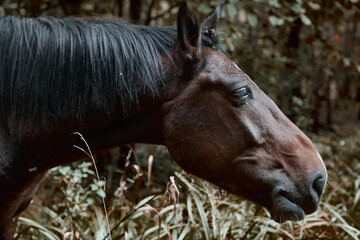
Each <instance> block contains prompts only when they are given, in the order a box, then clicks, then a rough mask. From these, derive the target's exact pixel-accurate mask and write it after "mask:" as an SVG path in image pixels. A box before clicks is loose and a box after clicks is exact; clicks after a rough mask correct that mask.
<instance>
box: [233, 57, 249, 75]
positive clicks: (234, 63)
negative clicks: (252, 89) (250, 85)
mask: <svg viewBox="0 0 360 240" xmlns="http://www.w3.org/2000/svg"><path fill="white" fill-rule="evenodd" d="M232 63H233V64H234V66H235V67H236V68H237V69H238V70H239V71H240V72H242V73H243V74H244V75H245V76H246V77H247V78H249V79H250V80H251V78H250V77H249V76H248V75H247V74H246V73H244V71H243V70H241V68H239V66H238V65H236V63H235V62H234V61H233V62H232Z"/></svg>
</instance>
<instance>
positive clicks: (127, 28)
mask: <svg viewBox="0 0 360 240" xmlns="http://www.w3.org/2000/svg"><path fill="white" fill-rule="evenodd" d="M176 34H177V33H176V29H175V28H174V27H145V26H138V25H133V24H130V23H127V22H124V21H121V20H109V19H107V20H100V19H80V18H65V19H54V18H39V19H26V18H17V17H0V36H1V37H0V112H1V115H2V116H0V117H1V118H4V116H7V117H12V118H13V119H14V118H15V119H19V120H22V121H30V122H32V123H35V124H36V123H38V124H42V123H44V122H46V121H48V120H49V118H52V119H54V120H55V119H57V118H63V117H70V116H71V117H78V118H79V117H81V116H82V114H84V111H85V110H86V109H87V107H88V106H89V104H90V105H93V106H94V105H95V106H94V107H97V108H103V109H104V110H106V111H111V110H112V108H113V107H114V106H115V105H116V106H119V103H121V105H122V107H123V109H122V111H124V112H125V111H126V110H127V108H128V107H129V104H130V103H134V102H137V101H138V99H139V97H141V95H144V94H146V95H150V96H151V95H152V96H156V95H157V94H158V93H159V89H160V87H161V84H162V78H163V74H162V71H161V56H160V55H161V54H162V53H168V51H169V49H171V48H173V47H175V45H176Z"/></svg>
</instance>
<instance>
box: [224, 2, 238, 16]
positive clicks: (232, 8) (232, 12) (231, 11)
mask: <svg viewBox="0 0 360 240" xmlns="http://www.w3.org/2000/svg"><path fill="white" fill-rule="evenodd" d="M226 9H227V12H228V13H229V16H230V17H234V16H235V15H236V14H237V13H238V12H237V10H236V8H235V5H233V4H227V5H226Z"/></svg>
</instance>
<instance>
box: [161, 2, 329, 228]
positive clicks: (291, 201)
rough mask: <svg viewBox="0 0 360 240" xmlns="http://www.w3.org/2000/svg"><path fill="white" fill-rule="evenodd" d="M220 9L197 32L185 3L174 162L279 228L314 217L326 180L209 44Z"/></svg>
mask: <svg viewBox="0 0 360 240" xmlns="http://www.w3.org/2000/svg"><path fill="white" fill-rule="evenodd" d="M221 8H222V5H220V6H219V7H218V9H217V10H216V11H215V12H214V13H213V14H212V15H211V16H210V17H209V18H208V19H207V20H206V21H205V22H204V23H202V24H200V23H199V22H198V20H197V19H196V17H195V16H194V14H193V13H192V12H191V11H190V10H189V9H188V7H187V5H186V3H183V4H182V5H181V7H180V9H179V13H178V23H177V29H178V47H177V50H176V51H174V53H173V55H172V57H173V59H174V60H173V61H174V62H175V64H171V63H169V66H168V68H172V70H173V72H175V76H174V79H175V80H174V81H171V82H170V83H169V86H168V88H169V93H170V94H169V96H168V100H167V101H166V103H165V104H163V106H162V114H163V134H164V139H165V144H166V145H167V147H168V149H169V151H170V154H171V155H172V157H173V158H174V159H175V161H176V162H177V163H178V164H179V165H180V166H181V167H183V168H184V169H185V170H187V171H188V172H190V173H193V174H195V175H197V176H200V177H202V178H204V179H206V180H209V181H210V182H213V183H214V184H216V185H218V186H220V187H221V188H224V189H225V190H227V191H229V192H230V193H233V194H236V195H240V196H242V197H245V198H247V199H250V200H252V201H254V202H257V203H259V204H261V205H263V206H265V207H266V208H268V209H269V211H270V212H271V214H272V217H273V219H274V220H276V221H277V222H284V221H286V220H293V221H298V220H301V219H302V218H303V217H304V215H305V214H311V213H313V212H314V211H315V210H316V209H317V207H318V205H319V201H320V197H321V195H322V193H323V190H324V187H325V183H326V179H327V172H326V168H325V165H324V163H323V160H322V159H321V157H320V155H319V153H318V151H317V150H316V148H315V146H314V145H313V143H312V142H311V140H310V139H309V138H308V137H307V136H306V135H305V134H304V133H303V132H302V131H301V130H300V129H299V128H298V127H296V126H295V125H294V124H293V123H292V122H291V121H290V120H289V119H288V118H287V117H286V116H285V115H284V114H283V113H282V112H281V110H280V109H279V108H278V107H277V106H276V104H275V103H274V102H273V101H272V100H271V99H270V98H269V97H268V96H267V95H265V94H264V92H263V91H262V90H261V89H260V88H259V87H258V86H257V85H256V84H255V83H254V82H253V81H252V80H251V79H250V77H249V76H248V75H246V74H245V73H244V72H243V71H242V70H241V69H240V68H239V67H238V66H237V65H236V64H235V63H234V62H233V61H232V60H230V59H229V58H228V57H226V56H225V55H224V54H222V53H221V52H219V51H217V50H216V49H213V48H212V47H211V46H207V45H206V44H205V45H204V43H203V42H204V41H203V40H204V38H207V40H209V41H211V40H213V37H215V35H214V34H215V33H216V26H217V23H218V21H219V18H220V13H221Z"/></svg>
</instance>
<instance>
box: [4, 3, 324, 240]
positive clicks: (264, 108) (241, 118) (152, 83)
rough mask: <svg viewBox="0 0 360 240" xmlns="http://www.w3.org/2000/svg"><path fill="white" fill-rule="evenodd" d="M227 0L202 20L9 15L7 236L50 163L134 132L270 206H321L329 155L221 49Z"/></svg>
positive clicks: (276, 213) (275, 212) (282, 215)
mask: <svg viewBox="0 0 360 240" xmlns="http://www.w3.org/2000/svg"><path fill="white" fill-rule="evenodd" d="M222 8H223V4H220V5H219V6H218V7H217V9H216V10H215V11H214V12H213V13H212V14H211V15H210V16H209V17H208V18H207V19H206V20H205V21H203V22H202V23H200V22H199V21H198V19H197V18H196V17H195V16H194V14H193V13H192V12H191V10H190V9H189V8H188V6H187V4H186V2H183V3H182V4H181V5H180V8H179V11H178V16H177V25H176V26H174V27H150V26H140V25H135V24H131V23H128V22H125V21H123V20H119V19H98V18H63V19H55V18H37V19H30V18H20V17H10V16H2V17H1V18H0V36H1V37H0V236H1V239H5V240H9V239H13V235H14V232H15V227H16V222H17V217H18V216H19V214H20V213H21V212H22V211H23V210H24V209H25V208H26V207H27V206H28V205H29V203H30V201H31V199H32V197H33V195H34V194H35V192H36V189H37V188H38V186H39V184H40V183H41V181H42V179H43V178H44V175H45V173H46V172H47V170H48V169H50V168H52V167H54V166H58V165H61V164H66V163H70V162H73V161H76V160H79V159H82V158H83V157H84V156H83V153H82V152H81V151H79V150H78V149H76V148H74V147H73V146H74V145H77V146H81V144H82V142H81V140H80V139H79V137H78V136H77V135H74V134H73V133H74V132H81V133H82V135H83V136H84V137H85V139H86V140H87V143H88V144H89V146H90V147H91V149H92V151H93V152H95V153H98V152H101V151H104V150H106V149H109V148H112V147H115V146H119V145H120V144H127V143H151V144H160V145H165V146H166V147H167V148H168V150H169V152H170V155H171V157H172V158H173V159H174V160H175V161H176V162H177V163H178V164H179V165H180V166H181V167H182V168H183V169H185V170H186V171H188V172H189V173H192V174H194V175H196V176H199V177H201V178H203V179H205V180H208V181H210V182H212V183H214V184H215V185H217V186H219V187H221V188H223V189H225V190H227V191H228V192H230V193H232V194H235V195H239V196H242V197H244V198H246V199H249V200H251V201H254V202H256V203H258V204H260V205H262V206H265V207H266V208H268V209H269V211H270V212H271V217H272V218H273V219H274V220H275V221H277V222H280V223H282V222H285V221H288V220H291V221H299V220H301V219H303V218H304V216H305V215H306V214H311V213H313V212H314V211H315V210H316V209H317V208H318V205H319V201H320V198H321V195H322V193H323V191H324V188H325V184H326V180H327V172H326V167H325V165H324V163H323V160H322V159H321V156H320V155H319V153H318V151H317V150H316V148H315V146H314V145H313V143H312V142H311V140H310V139H309V138H308V137H307V136H306V135H305V134H304V133H303V132H302V131H301V130H300V129H299V128H297V127H296V126H295V125H294V124H293V123H292V122H291V121H290V120H289V119H288V118H287V117H286V116H285V115H284V114H283V113H282V112H281V110H280V109H279V108H278V107H277V106H276V104H275V103H274V102H273V101H272V100H271V99H270V98H269V97H268V96H267V95H265V93H264V92H262V91H261V90H260V88H259V87H258V86H257V85H256V84H255V83H254V82H253V81H252V80H251V79H250V77H249V76H248V75H246V74H245V73H244V72H243V71H242V70H241V69H240V68H239V67H238V66H237V65H236V64H235V63H234V62H233V61H232V60H230V59H229V58H228V57H226V56H225V55H224V54H223V53H222V52H221V51H219V50H218V48H217V46H218V45H219V41H218V36H217V32H216V31H217V26H218V24H219V19H220V15H221V11H222Z"/></svg>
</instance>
